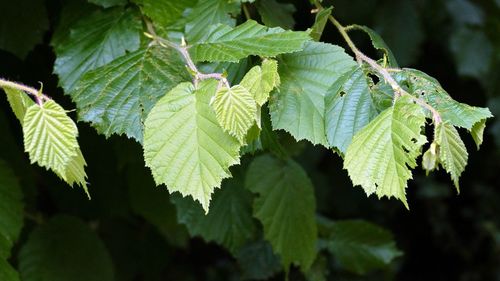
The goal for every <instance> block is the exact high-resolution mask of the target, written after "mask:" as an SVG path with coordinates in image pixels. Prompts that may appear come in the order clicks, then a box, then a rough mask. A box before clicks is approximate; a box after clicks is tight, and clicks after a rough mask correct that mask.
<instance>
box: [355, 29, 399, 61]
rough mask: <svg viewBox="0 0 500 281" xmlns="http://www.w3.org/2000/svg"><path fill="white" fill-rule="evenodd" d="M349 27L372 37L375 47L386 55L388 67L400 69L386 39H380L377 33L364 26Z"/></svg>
mask: <svg viewBox="0 0 500 281" xmlns="http://www.w3.org/2000/svg"><path fill="white" fill-rule="evenodd" d="M349 27H350V28H352V29H358V30H361V31H364V32H365V33H366V34H368V36H370V40H371V41H372V45H373V47H374V48H375V49H377V50H379V51H382V52H383V53H384V56H385V60H387V62H388V66H390V67H398V63H397V61H396V57H395V56H394V54H393V53H392V51H391V49H389V46H387V44H386V43H385V41H384V39H382V37H380V35H379V34H378V33H377V32H375V31H374V30H373V29H371V28H369V27H367V26H364V25H357V24H355V25H350V26H349ZM385 60H384V61H385Z"/></svg>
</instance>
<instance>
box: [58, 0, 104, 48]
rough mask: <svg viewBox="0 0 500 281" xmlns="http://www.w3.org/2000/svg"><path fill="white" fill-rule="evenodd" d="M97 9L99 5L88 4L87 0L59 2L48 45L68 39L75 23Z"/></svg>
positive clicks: (59, 43) (61, 42)
mask: <svg viewBox="0 0 500 281" xmlns="http://www.w3.org/2000/svg"><path fill="white" fill-rule="evenodd" d="M98 9H99V7H97V6H96V5H93V4H90V3H89V2H88V1H87V0H72V1H64V3H61V11H60V14H59V19H58V21H57V24H56V26H55V29H54V33H53V34H52V36H51V38H50V45H51V46H52V47H54V48H55V47H56V46H59V45H61V44H63V43H64V41H65V40H69V39H68V38H69V36H70V35H71V34H70V33H71V29H72V28H73V27H74V26H75V24H76V23H78V21H79V20H81V19H82V18H86V17H88V16H90V15H91V14H92V13H93V12H95V11H96V10H98Z"/></svg>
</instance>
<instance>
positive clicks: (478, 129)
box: [470, 119, 486, 150]
mask: <svg viewBox="0 0 500 281" xmlns="http://www.w3.org/2000/svg"><path fill="white" fill-rule="evenodd" d="M485 128H486V119H484V120H481V121H479V122H477V123H476V124H474V125H473V126H472V129H471V130H470V134H471V135H472V138H473V139H474V142H475V143H476V147H477V149H478V150H479V147H480V146H481V144H482V143H483V135H484V129H485Z"/></svg>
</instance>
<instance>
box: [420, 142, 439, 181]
mask: <svg viewBox="0 0 500 281" xmlns="http://www.w3.org/2000/svg"><path fill="white" fill-rule="evenodd" d="M437 147H438V146H437V144H436V143H435V142H433V143H431V146H430V147H429V149H427V151H425V152H424V155H423V156H422V168H424V170H425V173H426V174H427V175H429V172H432V171H434V170H435V169H436V168H437V166H438V164H439V162H438V160H439V159H438V155H437Z"/></svg>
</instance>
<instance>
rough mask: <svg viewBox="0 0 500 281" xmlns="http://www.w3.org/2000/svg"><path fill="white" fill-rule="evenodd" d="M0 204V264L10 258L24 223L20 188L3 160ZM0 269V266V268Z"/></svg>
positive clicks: (0, 162) (0, 168)
mask: <svg viewBox="0 0 500 281" xmlns="http://www.w3.org/2000/svg"><path fill="white" fill-rule="evenodd" d="M0 202H2V204H0V264H1V263H2V261H3V260H6V259H7V258H9V257H10V250H11V249H12V247H13V246H14V243H15V242H16V241H17V239H18V238H19V234H20V233H21V229H22V227H23V222H24V204H23V194H22V190H21V186H19V183H18V181H17V178H16V177H15V176H14V173H13V171H12V170H11V169H10V168H9V166H8V165H7V163H6V162H4V161H3V160H0ZM2 267H3V266H2V265H0V268H2ZM5 268H6V267H4V269H5ZM5 270H7V269H5ZM2 271H3V270H2V269H0V276H1V275H2V273H1V272H2ZM5 272H7V271H5ZM0 280H6V279H0Z"/></svg>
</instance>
